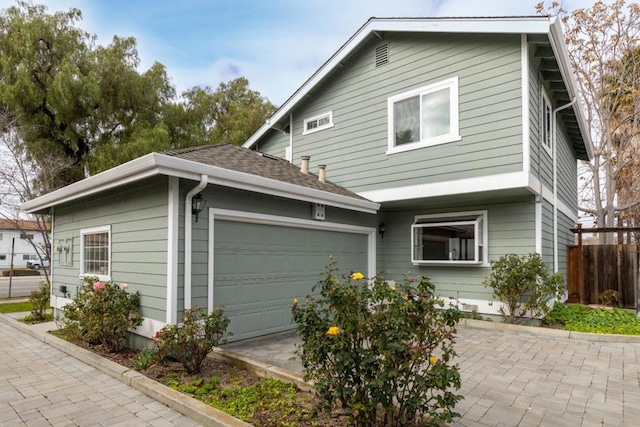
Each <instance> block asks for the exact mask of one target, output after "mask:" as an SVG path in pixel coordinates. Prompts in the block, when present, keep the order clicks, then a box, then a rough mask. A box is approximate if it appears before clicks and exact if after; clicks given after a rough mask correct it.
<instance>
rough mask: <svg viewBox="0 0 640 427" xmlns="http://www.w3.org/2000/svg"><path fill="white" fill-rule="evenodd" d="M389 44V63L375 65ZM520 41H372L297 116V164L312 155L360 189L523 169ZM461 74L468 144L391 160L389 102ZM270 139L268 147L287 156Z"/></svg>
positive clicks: (431, 37)
mask: <svg viewBox="0 0 640 427" xmlns="http://www.w3.org/2000/svg"><path fill="white" fill-rule="evenodd" d="M384 42H388V43H389V58H390V62H389V64H387V65H384V66H382V67H378V68H376V67H374V63H373V58H374V53H373V52H374V49H375V47H376V46H378V45H379V44H381V43H384ZM520 67H521V58H520V37H519V36H517V35H513V36H505V35H501V36H492V35H473V36H470V35H456V34H446V35H442V34H428V35H425V34H404V33H396V34H388V35H385V38H384V39H383V40H377V39H376V40H375V41H372V42H370V43H368V44H366V45H365V46H364V47H363V48H361V49H360V50H359V51H358V52H356V53H355V54H354V55H353V57H351V58H350V59H349V60H348V61H347V62H346V63H345V64H344V67H343V68H342V69H340V70H339V71H337V72H336V73H335V74H334V75H333V76H332V77H330V78H329V79H328V80H327V81H326V82H325V83H323V85H322V86H321V87H320V88H319V89H318V90H317V91H316V92H314V93H312V94H311V95H310V97H309V98H308V100H307V101H306V102H304V103H303V104H302V105H300V106H299V107H298V108H296V109H295V111H294V112H293V117H294V126H293V139H294V142H293V146H294V148H293V151H294V157H293V160H294V162H295V163H299V162H300V156H301V155H310V156H311V168H312V170H315V168H316V167H317V165H319V164H326V165H327V176H328V179H330V180H331V181H333V182H336V183H338V184H340V185H343V186H346V187H348V188H350V189H351V190H354V191H367V190H374V189H380V188H392V187H400V186H407V185H413V184H418V183H434V182H440V181H448V180H452V179H461V178H473V177H479V176H486V175H491V174H497V173H508V172H515V171H520V170H522V156H523V153H522V108H521V105H522V100H521V92H522V90H521V85H522V82H521V73H520ZM452 76H458V77H459V109H460V133H461V135H462V140H461V141H457V142H452V143H447V144H442V145H437V146H433V147H428V148H423V149H418V150H412V151H410V152H406V153H397V154H393V155H387V154H385V153H386V150H387V145H388V141H387V129H388V123H387V122H388V118H387V99H388V98H389V97H390V96H393V95H397V94H400V93H403V92H406V91H408V90H411V89H415V88H418V87H421V86H425V85H428V84H431V83H435V82H438V81H441V80H443V79H445V78H449V77H452ZM328 111H332V112H333V118H334V124H335V126H334V127H333V128H330V129H326V130H322V131H319V132H315V133H311V134H307V135H302V132H303V121H304V119H305V118H308V117H312V116H315V115H318V114H321V113H324V112H328ZM272 138H274V136H273V135H272V134H270V135H267V136H266V138H265V139H264V140H263V141H259V143H258V145H259V147H260V149H261V150H263V151H267V152H269V153H271V154H274V155H278V156H282V155H283V154H282V144H281V143H279V142H276V141H272Z"/></svg>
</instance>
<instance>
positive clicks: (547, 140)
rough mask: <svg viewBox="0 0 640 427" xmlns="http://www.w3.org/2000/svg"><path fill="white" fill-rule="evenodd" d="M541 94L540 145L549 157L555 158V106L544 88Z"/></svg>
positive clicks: (541, 89)
mask: <svg viewBox="0 0 640 427" xmlns="http://www.w3.org/2000/svg"><path fill="white" fill-rule="evenodd" d="M540 94H541V97H540V145H541V146H542V147H543V148H544V150H545V151H546V152H547V154H548V155H549V156H553V106H552V104H551V100H550V99H549V95H547V91H546V90H545V89H544V87H543V86H541V87H540ZM547 111H548V112H549V116H548V117H547V115H546V112H547Z"/></svg>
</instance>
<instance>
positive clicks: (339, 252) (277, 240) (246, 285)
mask: <svg viewBox="0 0 640 427" xmlns="http://www.w3.org/2000/svg"><path fill="white" fill-rule="evenodd" d="M214 236H215V238H214V255H213V256H214V271H215V273H214V304H215V306H216V307H218V306H221V305H223V306H224V307H225V312H226V314H227V315H228V316H229V318H230V319H231V324H230V327H229V330H230V331H231V332H233V337H231V338H230V341H237V340H240V339H245V338H251V337H256V336H259V335H266V334H270V333H274V332H280V331H284V330H287V329H291V328H294V327H295V326H294V325H293V324H292V322H291V305H292V300H293V298H298V299H299V300H301V301H302V300H303V299H304V296H305V295H307V294H309V293H311V288H312V287H313V285H314V284H315V283H316V282H317V281H318V280H319V278H320V274H321V273H323V272H324V271H325V266H326V265H328V263H329V256H330V255H331V256H333V259H334V260H335V261H337V262H338V268H339V273H340V274H348V273H349V272H350V271H361V272H363V273H364V274H365V275H366V273H367V271H366V270H367V236H366V235H364V234H355V233H345V232H335V231H324V230H312V229H303V228H295V227H284V226H276V225H261V224H249V223H241V222H233V221H222V220H216V221H215V222H214Z"/></svg>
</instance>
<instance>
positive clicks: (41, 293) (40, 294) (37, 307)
mask: <svg viewBox="0 0 640 427" xmlns="http://www.w3.org/2000/svg"><path fill="white" fill-rule="evenodd" d="M29 302H31V320H32V321H36V322H38V321H42V320H44V318H45V314H46V312H47V310H48V309H49V283H48V282H40V287H39V288H38V289H37V290H35V291H31V294H30V295H29Z"/></svg>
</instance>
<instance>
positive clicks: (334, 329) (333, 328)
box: [327, 326, 340, 336]
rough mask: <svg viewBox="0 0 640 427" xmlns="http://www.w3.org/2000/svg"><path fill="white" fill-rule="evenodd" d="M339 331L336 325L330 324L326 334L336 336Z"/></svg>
mask: <svg viewBox="0 0 640 427" xmlns="http://www.w3.org/2000/svg"><path fill="white" fill-rule="evenodd" d="M339 333H340V328H338V327H337V326H331V327H330V328H329V330H328V331H327V334H328V335H332V336H336V335H338V334H339Z"/></svg>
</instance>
